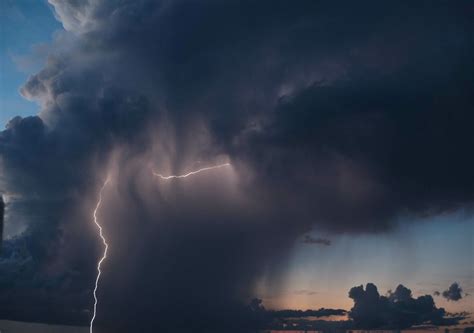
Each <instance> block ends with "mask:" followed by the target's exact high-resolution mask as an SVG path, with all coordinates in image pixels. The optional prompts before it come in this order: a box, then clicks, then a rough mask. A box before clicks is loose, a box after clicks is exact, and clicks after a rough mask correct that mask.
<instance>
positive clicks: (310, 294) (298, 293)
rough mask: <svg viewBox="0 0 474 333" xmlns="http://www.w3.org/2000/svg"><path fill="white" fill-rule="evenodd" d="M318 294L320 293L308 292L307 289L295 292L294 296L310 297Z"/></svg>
mask: <svg viewBox="0 0 474 333" xmlns="http://www.w3.org/2000/svg"><path fill="white" fill-rule="evenodd" d="M317 293H318V292H317V291H314V290H307V289H299V290H295V291H294V292H293V294H295V295H308V296H312V295H316V294H317Z"/></svg>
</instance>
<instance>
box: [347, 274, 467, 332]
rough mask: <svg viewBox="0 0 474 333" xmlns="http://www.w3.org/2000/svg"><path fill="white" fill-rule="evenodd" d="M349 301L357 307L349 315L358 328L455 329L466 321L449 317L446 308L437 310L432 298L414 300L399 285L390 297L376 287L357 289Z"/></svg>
mask: <svg viewBox="0 0 474 333" xmlns="http://www.w3.org/2000/svg"><path fill="white" fill-rule="evenodd" d="M349 297H350V298H352V299H353V300H354V307H353V308H352V309H351V311H350V312H349V318H351V319H352V320H353V321H354V324H355V326H356V327H358V328H364V329H374V328H386V329H404V328H409V327H411V326H413V325H421V324H432V325H455V324H458V323H459V322H460V320H463V319H465V318H466V316H465V315H463V316H448V313H447V312H446V311H445V310H444V309H443V308H438V307H436V305H435V303H434V301H433V298H432V297H431V296H430V295H424V296H420V297H417V298H413V296H412V294H411V290H410V289H408V288H406V287H404V286H403V285H399V286H398V287H397V289H395V291H394V292H391V291H389V293H388V296H381V295H380V294H379V292H378V290H377V287H376V286H375V285H374V284H372V283H368V284H367V286H366V288H365V290H364V287H363V286H358V287H354V288H352V289H351V290H350V291H349Z"/></svg>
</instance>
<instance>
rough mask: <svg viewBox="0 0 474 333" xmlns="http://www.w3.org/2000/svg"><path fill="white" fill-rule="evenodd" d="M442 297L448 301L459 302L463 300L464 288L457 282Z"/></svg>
mask: <svg viewBox="0 0 474 333" xmlns="http://www.w3.org/2000/svg"><path fill="white" fill-rule="evenodd" d="M442 295H443V297H444V298H446V299H447V300H448V301H454V302H456V301H459V300H460V299H461V298H462V288H461V286H460V285H459V284H458V283H457V282H454V283H453V284H451V285H450V286H449V288H448V289H446V290H445V291H443V293H442Z"/></svg>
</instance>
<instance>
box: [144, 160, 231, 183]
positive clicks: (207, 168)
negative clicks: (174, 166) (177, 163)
mask: <svg viewBox="0 0 474 333" xmlns="http://www.w3.org/2000/svg"><path fill="white" fill-rule="evenodd" d="M227 166H230V163H224V164H218V165H214V166H210V167H206V168H201V169H198V170H195V171H191V172H188V173H185V174H184V175H170V176H163V175H162V174H160V173H157V172H155V171H153V175H155V176H156V177H159V178H161V179H163V180H169V179H174V178H186V177H189V176H192V175H195V174H197V173H200V172H203V171H208V170H214V169H219V168H224V167H227Z"/></svg>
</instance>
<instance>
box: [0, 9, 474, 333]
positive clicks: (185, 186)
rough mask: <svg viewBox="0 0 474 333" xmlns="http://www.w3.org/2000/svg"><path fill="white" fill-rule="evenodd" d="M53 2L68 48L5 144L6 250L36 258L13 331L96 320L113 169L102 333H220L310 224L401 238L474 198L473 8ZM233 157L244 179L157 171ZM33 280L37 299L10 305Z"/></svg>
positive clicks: (56, 52)
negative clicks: (155, 175)
mask: <svg viewBox="0 0 474 333" xmlns="http://www.w3.org/2000/svg"><path fill="white" fill-rule="evenodd" d="M50 4H51V5H52V6H53V8H54V10H55V13H56V16H57V17H58V18H59V19H60V20H61V22H62V23H63V25H64V28H65V29H66V30H67V31H66V32H64V34H65V35H66V38H63V40H66V39H67V40H69V41H71V42H70V45H69V44H68V47H67V48H64V47H58V48H57V49H56V48H54V47H53V48H52V51H51V55H50V57H49V60H48V62H47V64H46V65H45V66H44V68H43V69H42V70H41V71H40V72H38V73H37V74H35V75H33V76H32V77H30V78H29V80H28V81H27V82H26V84H25V85H24V87H23V88H22V90H21V92H22V94H23V95H24V96H25V97H27V98H29V99H32V100H37V101H38V102H39V103H40V105H41V111H40V113H39V115H37V116H32V117H26V118H21V117H16V118H14V119H12V120H11V121H10V123H9V124H8V125H7V128H6V129H5V130H4V131H2V132H1V133H0V159H1V173H2V178H1V186H2V190H4V191H5V192H8V193H15V195H17V196H18V197H19V198H21V200H18V201H17V202H16V203H15V204H14V205H13V204H12V206H11V207H10V210H11V212H10V213H9V216H11V221H13V220H15V221H26V222H25V223H26V225H27V226H28V231H27V233H26V234H25V235H24V236H23V237H24V238H23V239H22V240H18V239H15V240H12V242H11V243H10V245H9V246H11V247H15V249H16V250H15V251H13V252H15V253H16V252H17V251H20V249H24V250H25V251H26V252H27V253H28V256H27V257H31V262H30V263H29V264H28V265H29V266H28V267H30V268H31V269H25V270H17V269H16V268H14V267H13V266H11V267H10V266H9V267H10V268H12V267H13V268H12V272H13V271H14V272H15V274H17V275H19V276H18V278H16V279H14V281H19V282H18V284H17V285H15V286H13V287H11V288H12V289H9V290H12V291H11V292H8V293H4V292H3V291H2V293H0V295H1V296H0V303H1V304H9V305H10V306H8V307H7V308H6V309H5V311H3V310H2V311H1V312H0V313H1V314H2V315H3V316H6V317H14V316H17V317H18V318H17V319H22V320H30V319H31V316H32V314H33V313H35V311H34V310H35V309H40V308H46V307H45V306H44V305H45V304H49V305H48V307H47V308H49V309H50V311H49V312H36V313H41V315H37V316H38V318H34V319H38V320H40V319H41V320H43V321H52V322H57V321H61V320H65V319H64V318H68V319H67V320H68V321H69V322H73V321H74V322H87V319H88V315H89V314H88V312H87V311H89V310H90V308H91V305H92V303H91V300H92V298H91V297H90V296H91V289H90V286H92V285H93V283H92V281H93V279H94V272H95V259H96V258H97V256H98V251H99V248H98V246H99V245H98V244H97V239H96V236H97V235H96V234H95V233H94V232H93V230H92V229H91V228H92V227H91V220H90V218H91V217H90V212H91V209H92V207H93V204H94V202H95V199H96V195H97V188H98V186H99V184H100V183H101V182H102V181H103V180H104V179H105V176H106V174H107V173H108V172H110V171H112V172H114V173H115V174H116V177H117V185H116V188H114V189H112V190H111V194H110V197H109V198H108V199H107V200H106V202H104V212H103V214H104V221H105V220H106V221H109V222H107V225H106V226H105V227H106V231H108V232H109V238H110V240H111V243H112V244H116V245H115V247H114V248H113V250H112V252H111V256H110V261H109V262H108V264H107V265H106V266H105V267H104V280H107V281H108V283H107V284H106V287H105V288H104V290H103V291H102V292H103V300H104V301H103V302H104V307H103V308H104V312H102V313H101V314H99V317H98V318H97V323H98V325H105V326H107V324H109V325H112V326H114V327H112V328H111V329H112V330H113V331H114V332H119V331H120V330H123V331H125V332H130V331H131V330H136V331H139V330H142V331H146V330H147V329H149V328H150V327H154V328H155V329H157V328H162V329H163V330H166V329H168V328H169V327H173V328H179V327H175V325H176V323H179V324H180V325H183V326H186V325H188V326H189V325H191V326H193V327H195V328H197V329H201V330H202V331H206V332H210V331H212V329H215V327H219V325H220V323H222V322H237V321H235V320H233V319H230V318H228V317H227V315H228V314H229V313H240V312H239V311H238V309H241V307H240V305H241V304H242V299H243V298H246V297H250V296H251V295H250V294H252V292H253V290H254V289H253V288H254V286H255V282H256V281H257V279H258V277H259V276H261V275H262V274H264V272H263V271H264V270H265V269H269V270H272V272H274V271H275V270H278V265H284V261H285V260H284V258H285V256H286V255H287V254H288V250H289V249H291V247H292V244H293V242H294V241H295V240H296V239H298V237H301V235H303V234H305V233H306V232H307V230H309V229H310V228H312V227H317V228H321V229H324V230H325V231H327V232H332V231H336V232H349V233H350V232H353V233H360V232H388V231H390V229H392V228H394V227H395V222H394V221H395V220H396V218H397V217H398V216H400V215H406V214H409V215H414V216H430V215H434V214H437V213H440V212H444V211H450V210H452V209H455V208H459V207H469V206H470V205H472V202H473V201H474V179H473V177H471V173H472V170H473V167H474V159H473V157H472V154H469V153H466V152H468V151H470V149H471V142H472V138H473V133H474V127H473V126H474V120H473V119H472V117H473V114H472V112H471V111H472V107H473V104H474V103H473V100H472V82H471V78H472V77H473V73H474V66H473V64H472V55H473V53H474V52H473V46H472V43H470V39H469V35H468V34H467V31H472V24H473V22H472V20H470V19H468V18H467V17H466V15H467V13H469V10H470V9H469V8H464V7H467V6H468V5H459V4H456V5H445V3H444V2H442V1H439V2H436V1H435V2H432V3H430V5H429V6H427V5H425V4H421V3H420V4H415V5H411V6H404V5H402V4H396V3H393V4H383V5H382V4H380V3H377V2H373V3H370V5H369V4H367V5H360V4H355V3H354V4H347V3H345V4H344V6H340V5H338V4H322V3H317V2H314V1H309V0H308V1H305V0H304V1H300V2H298V4H292V5H291V6H289V5H288V3H287V2H283V1H276V2H275V1H259V2H254V1H226V2H225V3H224V2H216V1H199V2H190V1H186V0H176V1H161V2H158V1H151V0H141V1H135V0H133V1H132V0H125V1H121V2H116V1H107V0H105V1H104V0H102V1H98V0H90V1H73V2H71V1H64V0H50ZM244 13H245V14H244ZM361 16H363V17H364V22H363V24H361V22H360V17H361ZM419 17H423V20H422V21H421V20H420V19H419ZM327 18H332V19H327ZM401 18H403V20H402V19H401ZM394 27H397V28H396V29H395V28H394ZM407 36H409V38H407ZM69 37H70V38H69ZM58 42H61V40H59V41H58ZM440 45H443V47H440ZM216 157H217V158H216ZM219 158H222V159H223V160H225V162H227V161H231V162H232V163H231V164H232V169H231V170H224V169H222V170H219V172H218V173H213V174H212V175H208V174H206V175H204V176H203V177H202V178H201V177H200V178H199V179H193V180H192V181H189V182H188V181H187V182H186V183H178V182H174V183H173V184H172V185H166V184H159V183H157V182H155V181H154V180H153V179H152V178H151V177H150V174H149V172H148V171H149V170H150V167H152V166H157V167H158V169H159V170H163V172H168V171H170V172H169V173H178V172H181V171H184V170H189V169H193V168H194V166H198V168H199V167H202V165H203V162H204V164H205V163H206V162H208V161H213V160H214V159H219ZM198 160H199V161H201V164H199V165H197V164H196V165H194V164H193V163H197V162H196V161H198ZM226 169H227V168H226ZM112 207H114V208H112ZM9 223H10V222H9ZM12 223H13V222H12ZM21 251H23V250H21ZM10 252H11V251H10ZM23 264H24V263H23V262H22V263H21V265H23ZM18 265H20V263H19V264H18ZM22 267H23V266H22ZM112 272H121V274H119V275H117V274H112ZM52 276H53V277H54V278H52ZM33 277H34V279H33ZM21 281H23V282H24V281H35V285H31V286H29V288H30V289H28V290H34V291H35V292H31V293H30V294H29V295H30V296H29V297H27V296H26V295H20V296H18V297H13V295H14V294H15V292H16V291H19V290H20V289H21V288H24V286H21V287H20V282H21ZM52 281H54V283H53V282H52ZM46 291H48V292H46ZM17 295H18V294H17ZM44 295H48V297H45V296H44ZM50 299H54V301H53V302H52V303H54V304H50V303H51V301H50ZM48 302H49V303H48ZM203 304H205V305H203ZM151 305H153V306H151ZM19 308H25V309H26V308H28V309H27V310H24V311H22V312H21V313H20V312H19V311H17V310H15V309H19ZM64 309H68V310H67V311H68V316H65V315H64V313H63V312H64V311H65V310H64ZM190 309H192V310H190ZM216 309H217V310H218V311H216ZM223 309H229V311H223ZM231 310H232V311H231ZM125 312H127V313H128V315H127V316H123V313H125ZM20 317H21V318H20ZM40 317H41V318H40ZM156 318H160V320H159V323H156V321H157V320H156ZM177 318H179V320H177ZM242 322H244V321H243V320H242ZM110 323H112V324H110ZM136 325H141V327H137V326H136ZM156 325H158V326H159V327H158V326H156ZM160 325H161V326H160ZM209 325H211V326H212V327H209ZM183 328H186V327H183ZM236 329H237V328H236Z"/></svg>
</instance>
